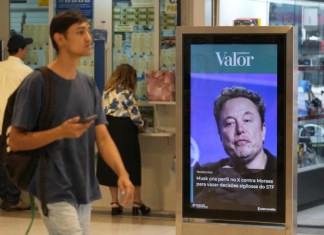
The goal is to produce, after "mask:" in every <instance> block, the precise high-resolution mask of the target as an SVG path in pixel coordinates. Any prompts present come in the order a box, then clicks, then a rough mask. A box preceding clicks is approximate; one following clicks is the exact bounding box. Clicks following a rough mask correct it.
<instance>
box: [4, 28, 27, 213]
mask: <svg viewBox="0 0 324 235" xmlns="http://www.w3.org/2000/svg"><path fill="white" fill-rule="evenodd" d="M32 43H33V39H32V38H24V37H23V36H21V35H18V34H14V35H12V36H11V37H10V38H9V41H8V44H7V46H8V53H9V57H8V59H6V60H5V61H2V62H0V138H1V132H2V123H3V116H4V112H5V108H6V105H7V100H8V98H9V96H10V95H11V94H12V93H13V92H14V91H15V90H16V88H17V87H18V86H19V85H20V83H21V82H22V81H23V80H24V79H25V77H26V76H27V75H28V74H29V73H31V72H32V71H33V70H32V69H31V68H30V67H29V66H27V65H25V63H24V61H23V60H24V59H25V58H26V56H27V53H28V45H29V44H32ZM0 158H1V157H0ZM20 196H21V191H20V189H19V188H17V187H16V186H15V185H14V183H12V182H11V180H10V179H9V178H8V176H7V174H6V172H5V169H4V168H3V166H2V165H1V164H0V197H1V200H2V203H1V208H2V209H4V210H7V211H15V210H27V209H29V203H26V202H24V201H23V200H22V199H21V198H20Z"/></svg>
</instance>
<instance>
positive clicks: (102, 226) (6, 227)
mask: <svg viewBox="0 0 324 235" xmlns="http://www.w3.org/2000/svg"><path fill="white" fill-rule="evenodd" d="M323 215H324V206H320V207H317V208H313V209H309V210H305V211H302V212H299V214H298V223H299V224H302V225H304V226H303V227H298V235H310V234H317V235H323V234H324V219H323V217H324V216H323ZM29 223H30V212H29V211H24V212H5V211H1V210H0V234H1V235H2V234H3V235H23V234H25V231H26V229H27V227H28V225H29ZM309 225H313V226H315V228H314V227H309ZM29 234H30V235H46V234H47V232H46V229H45V227H44V225H43V224H42V221H41V220H40V218H39V216H38V215H37V216H36V219H35V221H34V224H33V226H32V228H31V231H30V233H29ZM90 234H95V235H107V234H114V235H126V234H131V235H175V234H176V229H175V219H174V217H173V216H170V215H166V216H164V217H162V216H161V215H159V216H154V214H153V215H152V216H148V217H141V216H139V217H133V216H131V215H130V214H127V213H126V215H123V216H117V217H111V216H110V215H109V213H108V212H106V211H94V213H93V215H92V220H91V225H90Z"/></svg>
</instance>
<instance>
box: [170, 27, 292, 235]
mask: <svg viewBox="0 0 324 235" xmlns="http://www.w3.org/2000/svg"><path fill="white" fill-rule="evenodd" d="M176 40H177V42H176V45H177V67H176V78H177V82H176V87H177V94H176V100H177V108H176V110H177V113H176V119H177V137H176V148H177V149H176V156H177V166H179V167H177V172H176V173H177V179H176V184H177V205H178V207H177V208H176V227H177V235H180V234H181V235H182V234H185V235H191V234H207V233H208V234H213V235H239V234H240V235H243V234H244V235H256V234H258V235H259V234H262V235H284V234H285V235H292V234H295V233H296V231H295V228H296V167H297V164H296V156H297V155H296V143H297V133H296V129H297V128H295V127H297V110H296V104H295V101H296V100H297V99H296V94H297V80H296V79H297V76H296V72H295V71H296V68H297V67H296V65H297V64H296V61H295V57H296V56H294V53H295V49H296V48H295V29H294V28H293V27H292V26H270V27H259V26H255V27H254V26H253V27H246V26H234V27H178V28H177V36H176Z"/></svg>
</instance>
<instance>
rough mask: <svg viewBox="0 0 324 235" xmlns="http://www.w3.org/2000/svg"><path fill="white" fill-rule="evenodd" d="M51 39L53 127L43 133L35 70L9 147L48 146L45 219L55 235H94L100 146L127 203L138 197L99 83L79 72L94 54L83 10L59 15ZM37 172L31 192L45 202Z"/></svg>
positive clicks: (40, 83)
mask: <svg viewBox="0 0 324 235" xmlns="http://www.w3.org/2000/svg"><path fill="white" fill-rule="evenodd" d="M50 37H51V40H52V43H53V46H54V48H55V50H56V52H57V58H56V59H55V60H54V61H53V62H51V63H50V64H48V65H47V67H48V69H49V70H50V71H49V72H50V75H51V82H52V89H53V93H54V97H53V99H52V100H53V105H52V108H53V117H52V123H51V126H50V128H49V129H47V130H41V131H39V130H37V126H38V122H39V116H40V113H41V110H42V93H43V92H44V89H45V88H44V79H43V78H42V77H41V76H42V75H41V73H40V72H39V71H35V72H33V73H31V74H30V75H29V76H28V77H27V78H26V80H25V82H24V83H23V86H22V87H21V88H20V89H19V92H18V94H17V96H16V102H15V107H14V114H13V120H12V128H11V132H10V135H9V147H10V148H11V150H12V151H22V150H32V149H37V148H41V147H44V146H46V158H45V168H46V171H45V196H46V199H47V202H48V203H47V207H48V210H49V212H48V215H47V216H46V214H44V213H43V212H42V210H40V213H41V216H42V220H43V222H44V224H45V226H46V227H47V230H48V232H49V234H83V235H85V234H89V223H90V217H91V202H92V201H94V200H97V199H99V198H100V197H101V194H100V190H99V183H98V180H97V178H96V175H95V160H96V158H95V145H96V146H97V147H98V150H99V152H100V153H101V156H102V157H103V158H104V161H105V163H106V164H109V166H110V167H111V168H112V169H113V170H114V171H115V172H116V174H117V175H118V187H119V188H120V190H121V192H122V193H123V194H124V200H123V202H122V203H128V202H129V201H130V200H131V199H132V198H133V193H134V186H133V185H132V183H131V182H130V180H129V176H128V173H127V171H126V169H125V167H124V164H123V162H122V160H121V157H120V154H119V152H118V149H117V148H116V145H115V143H114V141H113V140H112V138H111V136H110V134H109V132H108V130H107V128H106V124H107V120H106V117H105V115H104V113H103V110H102V106H101V97H100V94H99V91H98V89H97V87H96V85H95V81H94V79H93V78H92V77H90V76H88V75H87V74H84V73H82V72H80V71H78V70H77V66H78V63H79V59H80V57H82V56H88V55H90V54H91V52H92V37H91V33H90V24H89V21H88V19H87V18H86V17H85V16H83V15H82V14H81V13H80V12H74V11H66V12H62V13H59V14H57V15H56V16H54V18H53V19H52V21H51V24H50ZM93 114H97V115H98V117H97V118H96V119H95V120H89V121H87V122H80V120H84V119H85V118H86V117H88V116H91V115H93ZM38 170H39V169H38ZM38 170H36V173H37V171H38ZM36 173H35V175H34V177H33V179H32V181H31V183H30V185H29V192H30V193H32V194H33V195H34V196H35V197H36V198H37V199H39V196H40V186H39V184H38V179H39V177H38V174H36ZM37 201H38V204H39V208H41V205H40V203H39V200H37Z"/></svg>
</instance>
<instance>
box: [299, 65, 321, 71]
mask: <svg viewBox="0 0 324 235" xmlns="http://www.w3.org/2000/svg"><path fill="white" fill-rule="evenodd" d="M298 70H299V71H324V66H310V65H299V66H298Z"/></svg>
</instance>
